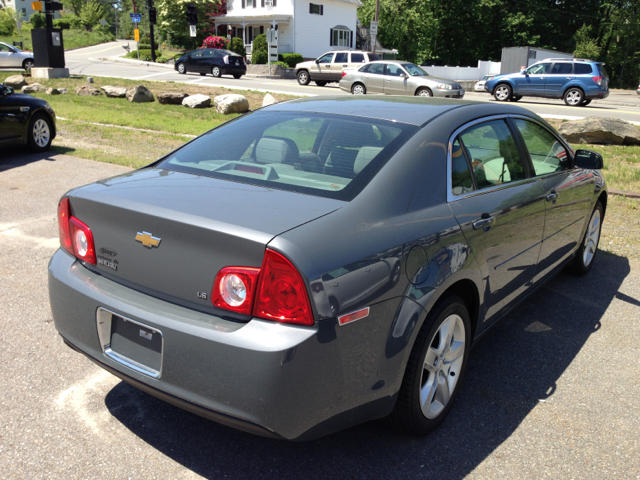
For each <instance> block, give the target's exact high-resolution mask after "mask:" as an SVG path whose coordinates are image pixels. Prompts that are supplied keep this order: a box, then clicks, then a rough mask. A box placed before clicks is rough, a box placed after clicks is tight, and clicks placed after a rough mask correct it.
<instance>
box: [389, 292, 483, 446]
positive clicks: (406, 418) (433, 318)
mask: <svg viewBox="0 0 640 480" xmlns="http://www.w3.org/2000/svg"><path fill="white" fill-rule="evenodd" d="M446 332H451V336H449V335H445V333H446ZM449 339H450V341H449ZM447 343H448V345H447ZM452 347H453V348H452ZM470 349H471V321H470V319H469V312H468V310H467V307H466V305H465V303H464V301H463V300H462V299H461V298H460V297H458V296H457V295H445V296H444V297H443V298H441V299H440V300H439V301H438V303H436V305H435V306H434V307H433V309H432V310H431V311H430V312H429V314H428V315H427V319H426V320H425V322H424V324H423V325H422V328H421V329H420V332H419V333H418V337H417V338H416V342H415V344H414V346H413V350H412V351H411V354H410V356H409V361H408V362H407V368H406V370H405V373H404V377H403V379H402V385H401V386H400V391H399V392H398V399H397V401H396V405H395V407H394V409H393V412H391V414H390V415H389V417H387V423H389V424H390V425H391V426H393V427H395V428H398V429H400V430H403V431H405V432H407V433H410V434H414V435H427V434H429V433H431V432H432V431H433V430H435V429H436V428H437V427H438V426H439V425H440V424H441V423H442V422H443V421H444V419H445V418H446V417H447V415H448V414H449V411H450V410H451V408H452V406H453V403H454V401H455V398H456V395H457V394H458V391H459V390H460V385H461V383H462V379H463V377H464V372H465V370H466V368H467V360H468V358H469V351H470ZM426 365H430V367H426ZM423 403H424V405H423Z"/></svg>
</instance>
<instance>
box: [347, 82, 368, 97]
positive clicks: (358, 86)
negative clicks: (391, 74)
mask: <svg viewBox="0 0 640 480" xmlns="http://www.w3.org/2000/svg"><path fill="white" fill-rule="evenodd" d="M351 93H352V94H353V95H366V94H367V87H365V86H364V85H363V84H362V83H354V84H353V85H351Z"/></svg>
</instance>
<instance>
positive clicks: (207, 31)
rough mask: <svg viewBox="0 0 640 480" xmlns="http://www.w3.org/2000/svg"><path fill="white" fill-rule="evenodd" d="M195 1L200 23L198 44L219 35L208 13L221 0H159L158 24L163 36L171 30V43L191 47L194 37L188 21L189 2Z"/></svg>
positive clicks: (197, 37) (197, 30) (157, 2)
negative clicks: (211, 36)
mask: <svg viewBox="0 0 640 480" xmlns="http://www.w3.org/2000/svg"><path fill="white" fill-rule="evenodd" d="M188 3H194V4H195V5H196V9H197V11H198V25H196V32H197V36H196V45H202V41H203V40H204V39H205V38H206V37H208V36H210V35H217V33H216V32H214V31H213V21H212V20H211V19H210V18H209V16H208V15H207V14H211V13H212V11H213V10H215V8H216V7H217V6H218V5H219V4H220V0H157V1H156V8H157V9H158V25H159V27H160V29H161V30H162V34H163V36H164V35H166V32H171V43H172V44H175V45H180V46H183V47H191V46H192V45H193V38H191V37H190V36H189V24H188V23H187V4H188Z"/></svg>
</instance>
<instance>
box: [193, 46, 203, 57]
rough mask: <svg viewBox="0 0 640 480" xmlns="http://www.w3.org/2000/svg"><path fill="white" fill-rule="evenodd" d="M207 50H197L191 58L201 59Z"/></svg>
mask: <svg viewBox="0 0 640 480" xmlns="http://www.w3.org/2000/svg"><path fill="white" fill-rule="evenodd" d="M204 52H205V49H204V48H201V49H200V50H196V51H195V52H191V58H200V57H202V55H204Z"/></svg>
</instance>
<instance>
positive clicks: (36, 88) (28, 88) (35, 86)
mask: <svg viewBox="0 0 640 480" xmlns="http://www.w3.org/2000/svg"><path fill="white" fill-rule="evenodd" d="M46 90H47V89H46V87H44V86H43V85H40V84H39V83H32V84H31V85H25V86H24V87H22V89H21V90H20V91H21V92H22V93H40V92H46Z"/></svg>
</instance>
